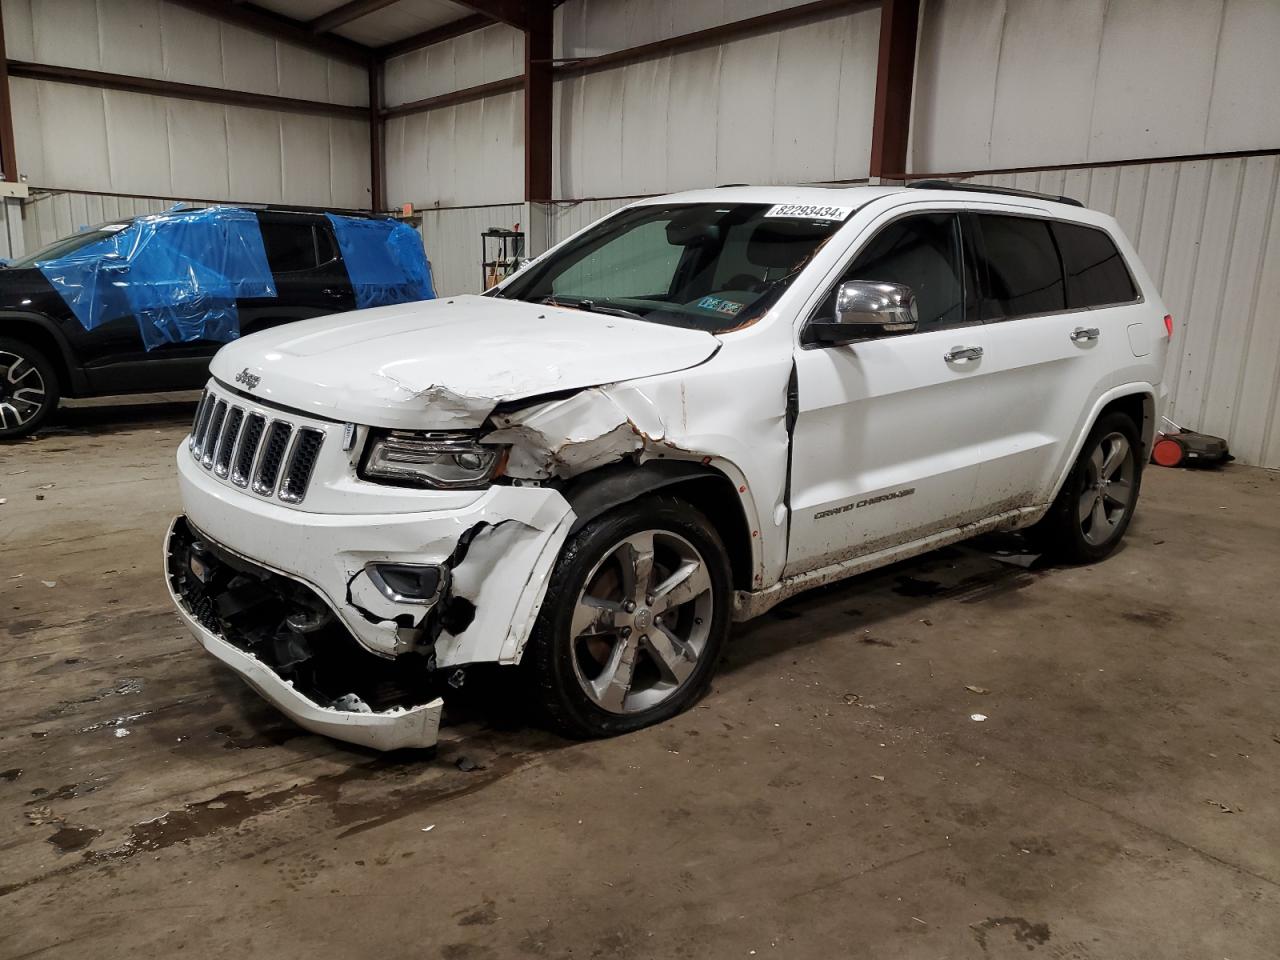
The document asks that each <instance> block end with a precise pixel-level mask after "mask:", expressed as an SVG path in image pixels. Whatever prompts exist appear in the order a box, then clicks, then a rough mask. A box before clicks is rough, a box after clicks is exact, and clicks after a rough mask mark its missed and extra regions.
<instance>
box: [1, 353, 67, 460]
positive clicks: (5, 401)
mask: <svg viewBox="0 0 1280 960" xmlns="http://www.w3.org/2000/svg"><path fill="white" fill-rule="evenodd" d="M58 396H59V391H58V375H57V372H56V371H55V370H54V368H53V364H52V363H50V362H49V358H48V357H46V356H45V355H44V354H43V353H41V352H40V351H39V350H37V349H36V348H35V347H33V346H31V345H30V344H29V343H25V342H23V341H21V340H11V339H8V338H4V337H0V440H16V439H17V438H19V437H25V436H26V435H27V434H29V433H33V432H34V431H35V430H36V429H38V428H39V427H40V425H41V424H43V423H44V422H45V420H47V419H48V418H49V414H51V413H53V411H54V410H56V409H57V408H58Z"/></svg>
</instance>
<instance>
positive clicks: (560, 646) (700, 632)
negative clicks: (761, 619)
mask: <svg viewBox="0 0 1280 960" xmlns="http://www.w3.org/2000/svg"><path fill="white" fill-rule="evenodd" d="M731 591H732V581H731V577H730V571H729V561H728V556H727V554H726V551H725V548H724V544H723V543H722V542H721V540H720V537H719V535H718V534H717V533H716V531H715V528H714V527H712V526H711V524H710V523H709V522H708V521H707V519H706V518H705V517H704V516H703V515H702V514H701V513H699V512H698V511H697V510H695V509H694V508H693V507H691V506H689V505H688V504H687V503H684V502H683V501H681V500H678V499H675V498H673V497H656V496H655V497H646V498H644V499H642V500H638V501H636V502H635V503H632V504H627V505H626V506H623V507H620V508H619V509H617V510H614V511H612V512H610V513H608V514H605V515H604V516H601V517H598V518H597V519H595V520H592V521H590V522H589V523H587V524H586V525H585V526H584V527H583V528H582V529H581V530H579V531H578V532H577V533H576V534H574V535H573V536H572V537H571V538H570V539H569V541H568V542H567V543H566V544H565V546H564V549H563V551H562V552H561V554H560V559H559V561H558V562H557V564H556V568H555V570H554V571H553V572H552V575H551V579H550V582H549V584H548V587H547V594H546V596H545V598H544V599H543V602H542V608H541V611H540V613H539V615H538V621H537V624H536V625H535V627H534V632H533V636H532V638H531V639H530V641H529V647H528V649H527V650H526V651H525V664H526V668H527V669H528V671H529V673H530V675H531V680H532V682H533V689H534V691H535V696H536V698H537V701H538V706H539V707H540V708H541V711H542V713H543V714H544V715H545V717H546V719H547V720H548V721H549V722H550V724H551V725H552V726H553V727H555V728H556V729H557V730H559V731H560V732H562V733H564V734H566V735H568V736H572V737H579V738H588V737H607V736H613V735H615V734H620V733H627V732H629V731H631V730H638V729H640V728H641V727H647V726H650V725H651V724H655V723H661V722H662V721H664V720H667V719H669V718H670V717H673V716H675V715H676V714H677V713H680V712H681V711H683V710H685V709H687V708H688V707H689V706H691V705H692V704H693V703H694V702H695V701H696V700H697V699H698V697H699V696H701V695H702V693H703V692H704V691H705V690H706V688H707V685H708V684H709V683H710V681H711V675H712V673H713V672H714V670H715V666H716V663H717V661H718V660H719V657H720V650H721V648H722V646H723V645H724V640H725V637H726V636H727V635H728V632H729V625H730V620H731V613H732V596H731Z"/></svg>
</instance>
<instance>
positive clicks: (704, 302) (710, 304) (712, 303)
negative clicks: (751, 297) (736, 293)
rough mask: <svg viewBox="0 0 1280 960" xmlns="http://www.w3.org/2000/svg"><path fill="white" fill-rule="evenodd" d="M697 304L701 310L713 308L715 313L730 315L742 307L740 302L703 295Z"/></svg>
mask: <svg viewBox="0 0 1280 960" xmlns="http://www.w3.org/2000/svg"><path fill="white" fill-rule="evenodd" d="M698 306H700V307H701V308H702V309H703V310H714V311H715V312H716V313H727V314H728V315H729V316H731V317H732V316H734V315H735V314H736V313H737V312H738V311H739V310H741V309H742V304H740V303H734V302H733V301H732V300H722V299H720V298H719V297H703V298H702V299H701V300H699V301H698Z"/></svg>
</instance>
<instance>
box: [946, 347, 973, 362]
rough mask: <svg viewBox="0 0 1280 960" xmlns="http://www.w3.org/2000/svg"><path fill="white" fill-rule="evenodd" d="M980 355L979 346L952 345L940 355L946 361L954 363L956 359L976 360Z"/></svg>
mask: <svg viewBox="0 0 1280 960" xmlns="http://www.w3.org/2000/svg"><path fill="white" fill-rule="evenodd" d="M981 356H982V348H981V347H952V348H951V349H950V350H948V351H947V352H946V353H944V354H943V355H942V359H943V360H945V361H947V363H955V362H956V361H957V360H977V359H978V358H979V357H981Z"/></svg>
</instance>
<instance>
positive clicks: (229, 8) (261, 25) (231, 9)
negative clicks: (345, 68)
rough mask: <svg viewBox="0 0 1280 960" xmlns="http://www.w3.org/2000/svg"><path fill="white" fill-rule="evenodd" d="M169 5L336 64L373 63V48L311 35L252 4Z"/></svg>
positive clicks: (199, 0) (218, 0) (194, 0)
mask: <svg viewBox="0 0 1280 960" xmlns="http://www.w3.org/2000/svg"><path fill="white" fill-rule="evenodd" d="M168 2H169V3H176V4H177V5H178V6H181V7H186V8H187V9H189V10H195V11H196V12H198V13H203V14H204V15H205V16H209V17H214V18H216V19H218V20H223V21H225V22H227V23H233V24H235V25H236V26H238V27H244V28H245V29H246V30H253V31H255V32H257V33H264V34H266V35H267V36H269V37H275V38H276V39H277V40H284V41H285V42H287V43H292V44H293V45H295V46H298V47H305V48H307V49H309V50H315V51H316V52H317V53H323V54H326V55H328V56H331V57H336V58H337V59H339V60H346V61H348V62H350V63H358V64H360V65H361V66H364V65H365V64H367V63H369V61H371V60H373V59H375V54H374V51H373V48H372V47H366V46H365V45H364V44H362V43H356V42H355V41H354V40H348V39H346V38H345V37H339V36H335V35H334V34H319V35H317V34H314V33H312V32H311V29H310V27H308V26H307V24H305V23H303V22H302V21H301V20H294V19H293V18H292V17H285V16H281V15H280V14H278V13H273V12H272V11H270V10H267V9H264V8H263V7H260V6H258V5H257V4H254V3H232V2H230V0H168Z"/></svg>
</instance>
